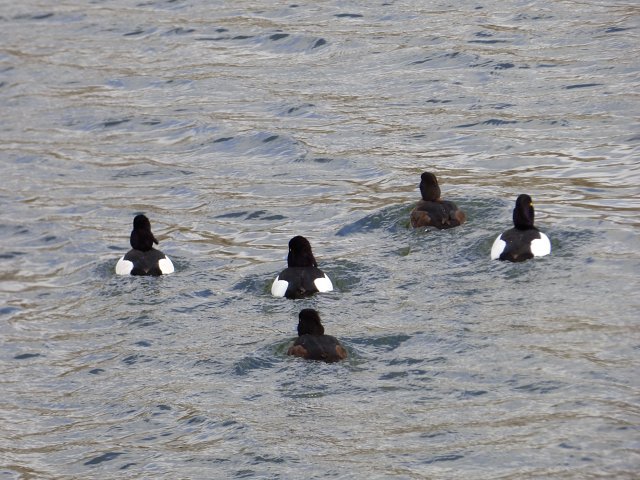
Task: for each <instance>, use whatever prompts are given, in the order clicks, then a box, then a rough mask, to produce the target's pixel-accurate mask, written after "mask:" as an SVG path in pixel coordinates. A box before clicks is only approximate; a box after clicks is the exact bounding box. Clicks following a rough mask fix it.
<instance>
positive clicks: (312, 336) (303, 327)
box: [287, 308, 347, 363]
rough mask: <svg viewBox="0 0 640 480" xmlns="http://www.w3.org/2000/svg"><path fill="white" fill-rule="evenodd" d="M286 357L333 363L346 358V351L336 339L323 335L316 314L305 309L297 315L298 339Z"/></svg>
mask: <svg viewBox="0 0 640 480" xmlns="http://www.w3.org/2000/svg"><path fill="white" fill-rule="evenodd" d="M287 355H293V356H296V357H302V358H305V359H307V360H322V361H323V362H327V363H333V362H337V361H339V360H344V359H345V358H347V351H346V350H345V349H344V347H343V346H342V345H341V344H340V342H339V341H338V339H337V338H336V337H332V336H331V335H325V334H324V327H323V326H322V323H321V322H320V315H319V314H318V312H317V311H316V310H314V309H312V308H305V309H303V310H301V311H300V314H299V315H298V338H297V339H296V340H295V341H294V342H293V345H292V346H291V347H289V350H288V351H287Z"/></svg>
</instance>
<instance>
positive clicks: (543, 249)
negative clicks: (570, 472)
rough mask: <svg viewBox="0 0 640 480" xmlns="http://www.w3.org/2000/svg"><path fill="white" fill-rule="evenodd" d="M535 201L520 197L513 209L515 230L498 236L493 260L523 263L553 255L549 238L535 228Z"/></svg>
mask: <svg viewBox="0 0 640 480" xmlns="http://www.w3.org/2000/svg"><path fill="white" fill-rule="evenodd" d="M533 217H534V211H533V201H532V200H531V197H530V196H529V195H527V194H522V195H519V196H518V198H517V199H516V206H515V208H514V209H513V225H514V228H511V229H509V230H507V231H506V232H504V233H502V234H500V235H498V238H496V239H495V241H494V242H493V246H492V247H491V259H492V260H508V261H510V262H523V261H525V260H528V259H529V258H533V257H543V256H545V255H549V254H550V253H551V242H550V241H549V237H547V236H546V235H545V234H544V233H542V232H541V231H540V230H538V229H537V228H536V227H534V226H533Z"/></svg>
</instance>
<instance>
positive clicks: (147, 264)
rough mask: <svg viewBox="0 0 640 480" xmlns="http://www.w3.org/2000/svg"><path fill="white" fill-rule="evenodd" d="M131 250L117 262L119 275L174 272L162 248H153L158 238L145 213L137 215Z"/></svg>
mask: <svg viewBox="0 0 640 480" xmlns="http://www.w3.org/2000/svg"><path fill="white" fill-rule="evenodd" d="M130 243H131V250H129V251H128V252H127V253H126V255H123V256H122V258H120V260H118V263H117V264H116V274H117V275H153V276H159V275H167V274H169V273H173V271H174V268H173V263H172V262H171V260H170V259H169V257H167V256H166V255H165V254H164V253H162V252H161V251H160V250H156V249H155V248H153V244H154V243H155V244H156V245H157V244H158V240H157V239H156V237H154V236H153V233H152V232H151V222H150V221H149V219H148V218H147V217H146V215H144V214H140V215H136V216H135V217H134V219H133V230H132V231H131V238H130Z"/></svg>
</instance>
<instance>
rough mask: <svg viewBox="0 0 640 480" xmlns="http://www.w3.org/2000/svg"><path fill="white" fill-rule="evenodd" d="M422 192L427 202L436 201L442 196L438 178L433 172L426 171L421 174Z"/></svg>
mask: <svg viewBox="0 0 640 480" xmlns="http://www.w3.org/2000/svg"><path fill="white" fill-rule="evenodd" d="M420 194H421V195H422V199H423V200H425V201H427V202H435V201H436V200H438V199H439V198H440V186H439V185H438V179H437V178H436V176H435V175H434V174H433V173H431V172H424V173H423V174H422V175H420Z"/></svg>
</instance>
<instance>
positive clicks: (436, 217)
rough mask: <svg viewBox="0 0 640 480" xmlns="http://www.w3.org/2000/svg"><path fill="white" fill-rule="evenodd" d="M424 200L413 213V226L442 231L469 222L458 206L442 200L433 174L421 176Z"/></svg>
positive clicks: (426, 173) (427, 173) (428, 173)
mask: <svg viewBox="0 0 640 480" xmlns="http://www.w3.org/2000/svg"><path fill="white" fill-rule="evenodd" d="M420 195H421V196H422V199H421V200H420V201H419V202H418V203H417V204H416V206H415V208H414V209H413V210H412V211H411V226H412V227H413V228H419V227H435V228H437V229H440V230H444V229H447V228H453V227H457V226H459V225H462V224H463V223H464V222H465V221H466V220H467V215H466V214H465V213H464V212H463V211H462V210H460V209H459V208H458V206H457V205H456V204H455V203H453V202H451V201H449V200H443V199H442V198H440V186H439V185H438V179H437V178H436V176H435V175H434V174H433V173H431V172H424V173H422V175H420Z"/></svg>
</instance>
